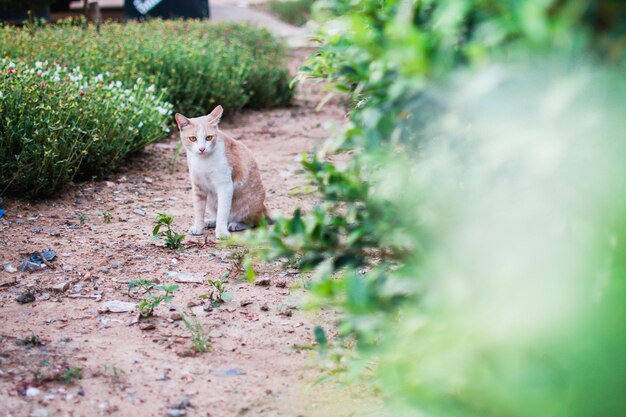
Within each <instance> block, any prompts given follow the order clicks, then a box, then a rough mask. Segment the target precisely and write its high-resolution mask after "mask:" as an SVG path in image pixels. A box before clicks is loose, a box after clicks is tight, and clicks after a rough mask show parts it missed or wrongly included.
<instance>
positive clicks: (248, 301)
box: [239, 300, 253, 307]
mask: <svg viewBox="0 0 626 417" xmlns="http://www.w3.org/2000/svg"><path fill="white" fill-rule="evenodd" d="M252 303H253V301H252V300H241V302H240V303H239V305H240V306H242V307H245V306H249V305H250V304H252Z"/></svg>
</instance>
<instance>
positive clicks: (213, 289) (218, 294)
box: [200, 279, 233, 307]
mask: <svg viewBox="0 0 626 417" xmlns="http://www.w3.org/2000/svg"><path fill="white" fill-rule="evenodd" d="M207 284H209V292H208V294H201V295H200V298H201V299H203V300H209V301H210V302H211V305H212V306H213V307H217V306H219V305H220V304H223V303H228V302H230V301H232V300H233V294H232V293H230V292H228V291H227V289H226V285H225V281H222V280H219V279H216V280H212V279H209V280H208V281H207Z"/></svg>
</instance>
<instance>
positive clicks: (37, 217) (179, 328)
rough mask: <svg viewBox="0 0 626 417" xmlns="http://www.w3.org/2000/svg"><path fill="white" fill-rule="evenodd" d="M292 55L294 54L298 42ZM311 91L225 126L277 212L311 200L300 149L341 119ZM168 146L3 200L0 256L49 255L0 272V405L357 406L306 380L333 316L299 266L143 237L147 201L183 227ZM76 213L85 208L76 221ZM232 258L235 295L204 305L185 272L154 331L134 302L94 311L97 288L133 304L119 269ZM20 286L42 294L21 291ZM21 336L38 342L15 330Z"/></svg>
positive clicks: (310, 412) (180, 174) (162, 271)
mask: <svg viewBox="0 0 626 417" xmlns="http://www.w3.org/2000/svg"><path fill="white" fill-rule="evenodd" d="M293 54H294V57H293V60H292V65H294V66H295V65H297V64H298V63H299V62H301V61H302V59H303V57H304V56H305V52H304V51H294V52H293ZM320 97H321V96H320V93H319V91H317V90H315V88H314V87H313V86H305V87H304V88H302V89H301V91H299V93H298V96H297V98H296V100H295V103H294V107H292V108H285V109H276V110H270V111H255V112H244V113H242V114H240V115H237V116H235V117H230V118H228V119H226V120H225V121H224V122H223V124H222V129H224V130H226V131H229V132H230V133H232V134H234V136H235V137H238V138H239V139H241V140H242V141H243V142H244V143H246V145H248V146H249V147H250V149H251V150H252V151H253V153H254V155H255V157H256V159H257V161H258V163H259V166H260V168H261V171H262V176H263V181H264V183H265V186H266V189H267V190H268V193H267V204H268V206H269V207H270V208H271V209H273V210H277V211H280V212H283V213H288V212H291V211H292V210H293V209H294V208H295V207H298V206H300V207H304V208H305V209H306V208H310V207H312V205H313V204H314V203H315V200H314V198H315V197H314V196H313V195H312V194H304V193H298V190H299V189H300V188H299V187H301V186H302V185H304V184H306V183H307V181H306V179H305V178H304V176H303V174H302V172H301V171H300V166H299V163H298V162H297V157H298V155H299V154H300V153H301V152H303V151H308V150H312V149H313V148H315V147H316V146H318V145H320V144H321V141H322V140H323V139H324V138H326V137H327V135H328V134H329V133H328V125H329V124H330V125H334V126H340V125H341V124H342V123H343V120H344V109H343V108H342V107H341V106H340V105H339V104H338V103H332V102H331V103H330V104H328V105H327V106H326V107H324V108H323V109H322V110H321V111H319V112H316V111H314V108H315V106H316V104H317V103H318V101H319V99H320ZM176 145H177V138H176V136H175V135H173V136H172V137H171V138H169V139H165V140H164V141H162V142H160V143H157V144H154V145H152V146H149V147H148V148H146V149H145V151H143V152H141V153H140V154H139V155H137V156H135V157H134V158H132V159H131V160H130V161H129V162H128V164H127V165H126V166H125V167H124V168H123V169H122V170H120V172H118V173H117V174H115V175H113V176H112V177H111V178H109V179H108V181H97V182H87V183H82V184H78V185H76V186H73V187H70V188H69V189H67V190H66V191H65V192H63V193H62V194H61V195H59V196H58V197H57V198H54V199H50V200H44V201H37V202H33V201H26V200H14V199H8V200H5V202H4V205H3V208H6V209H7V213H6V214H5V217H4V218H3V219H2V220H1V221H0V260H1V261H2V263H3V264H4V263H10V264H11V265H12V266H13V267H17V266H18V265H19V263H20V262H21V261H22V260H23V259H24V258H25V257H26V256H28V255H29V254H30V253H32V252H39V251H42V250H44V249H48V248H52V249H54V250H55V251H56V253H57V257H56V258H55V259H54V260H53V261H51V262H50V266H49V267H47V268H45V269H43V270H41V271H37V272H30V273H29V272H14V273H9V272H6V271H3V270H0V416H15V417H17V416H57V415H58V416H100V415H111V416H131V415H132V416H166V415H172V416H175V415H188V416H212V417H215V416H239V415H249V416H294V417H295V416H307V417H308V416H315V415H320V416H322V415H324V416H330V415H351V414H352V413H353V411H354V409H355V408H358V403H359V402H360V397H359V395H357V394H354V393H353V392H351V391H347V390H340V389H338V388H337V387H334V386H329V385H324V384H322V385H312V383H313V382H314V381H315V380H316V379H317V378H319V377H320V375H322V373H321V371H320V370H319V361H318V358H317V353H315V351H314V350H310V347H312V345H313V344H314V339H313V328H314V326H315V325H316V324H318V323H321V324H322V325H324V326H325V327H326V328H327V329H330V328H331V327H332V326H331V321H332V320H333V317H332V314H331V313H327V314H326V313H325V314H323V315H316V316H313V315H310V314H308V313H306V312H304V311H303V310H302V309H301V308H300V305H301V302H302V300H303V297H304V295H305V291H304V290H303V289H302V285H301V283H302V279H303V278H302V277H299V276H298V274H296V273H295V272H294V271H291V270H283V269H281V268H280V267H279V266H278V265H259V266H258V278H259V279H263V278H269V285H267V286H258V285H254V284H251V283H248V282H247V281H245V280H244V279H243V278H241V277H239V278H236V279H234V278H233V277H234V276H236V275H238V271H239V267H238V264H237V261H236V258H237V255H238V254H239V253H240V249H238V248H237V247H220V246H219V245H216V242H215V240H214V234H213V231H207V232H206V235H205V236H204V237H188V238H187V239H186V240H185V242H186V248H185V250H184V251H183V252H182V253H177V252H175V251H171V250H168V249H166V248H165V247H163V245H157V244H155V243H152V242H151V241H150V238H151V229H152V227H153V224H154V219H155V216H156V213H157V212H168V213H170V214H172V215H173V216H174V219H175V221H174V229H175V230H178V231H186V230H187V228H188V227H189V225H190V223H191V217H192V210H191V203H190V199H189V189H190V186H189V181H188V177H187V166H186V158H185V157H184V156H183V155H181V157H180V158H178V161H177V163H176V165H175V169H174V172H173V173H172V174H170V173H169V171H168V166H169V164H170V162H171V160H172V156H173V154H174V150H175V148H176ZM104 210H107V211H109V212H110V213H111V214H112V221H111V222H110V223H108V224H107V223H105V222H104V220H103V216H102V215H99V214H97V213H98V212H99V211H104ZM81 213H82V214H83V215H84V216H86V217H88V218H89V219H88V220H86V221H85V223H84V224H83V225H81V224H80V222H79V215H80V214H81ZM227 272H230V279H229V282H228V284H227V286H228V289H229V290H230V291H231V292H232V293H233V295H234V300H233V301H231V302H229V303H226V304H223V305H222V306H221V307H219V308H214V309H213V310H212V311H205V310H204V309H203V302H204V303H205V304H206V302H205V301H203V300H202V299H200V295H201V294H206V293H207V292H208V291H209V287H208V285H207V284H206V283H203V282H202V281H200V282H199V283H193V282H186V283H179V285H180V290H179V291H178V292H176V294H175V296H174V299H173V300H172V301H171V302H170V303H165V304H162V305H160V306H159V307H157V309H156V319H155V321H154V323H155V327H156V328H155V329H152V330H141V329H140V328H139V324H138V323H137V314H136V313H133V312H129V313H101V312H99V309H100V308H101V307H102V306H103V305H104V303H105V302H106V301H111V300H119V301H124V302H131V303H136V302H137V301H138V298H137V297H133V296H132V295H129V293H128V286H127V283H128V281H129V280H134V279H138V278H139V277H140V276H141V277H143V278H145V279H153V280H159V281H160V282H161V283H171V282H175V281H176V280H180V279H181V277H185V276H189V275H193V277H194V278H198V277H200V278H203V279H208V278H211V279H216V278H220V277H222V276H223V275H224V274H225V273H227ZM194 274H195V275H194ZM27 291H30V292H31V293H32V294H33V295H34V296H35V298H36V300H35V301H34V302H30V303H25V304H20V303H18V302H17V301H16V300H17V298H18V297H19V296H20V295H22V294H24V293H25V292H27ZM193 305H195V306H194V307H189V306H193ZM188 311H193V313H192V315H195V316H196V317H197V319H198V321H199V322H200V323H201V324H202V326H203V327H204V329H205V330H206V331H207V333H208V334H209V336H210V343H211V349H210V351H209V352H206V353H203V354H197V355H195V356H189V355H192V354H193V350H192V344H191V333H190V332H189V331H188V330H186V329H185V328H184V326H183V324H182V322H181V321H177V320H175V319H177V318H178V317H176V314H177V313H182V312H188ZM30 335H37V336H38V337H39V339H40V341H41V342H42V343H43V344H42V345H37V344H36V343H29V341H28V340H24V339H25V338H28V337H29V336H30ZM31 342H32V341H31ZM67 367H79V368H82V378H81V379H78V380H74V381H73V382H72V383H71V384H69V385H65V384H64V383H62V382H61V381H58V380H54V379H55V378H56V379H59V378H60V376H61V375H63V374H64V373H65V370H66V368H67ZM65 376H67V374H66V373H65ZM185 399H188V400H189V403H190V406H186V405H187V404H186V403H185V401H184V400H185ZM181 401H183V402H182V403H180V402H181ZM177 402H178V403H179V404H176V403H177ZM173 406H178V408H176V407H173ZM330 410H333V411H330ZM184 413H186V414H184Z"/></svg>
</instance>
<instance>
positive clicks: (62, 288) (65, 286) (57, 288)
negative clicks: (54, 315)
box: [48, 282, 70, 292]
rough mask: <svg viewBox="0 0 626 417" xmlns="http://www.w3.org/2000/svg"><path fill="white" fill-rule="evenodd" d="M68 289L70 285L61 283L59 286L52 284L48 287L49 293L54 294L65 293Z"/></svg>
mask: <svg viewBox="0 0 626 417" xmlns="http://www.w3.org/2000/svg"><path fill="white" fill-rule="evenodd" d="M69 288H70V283H69V282H62V283H60V284H54V285H51V286H50V287H48V290H49V291H54V292H65V291H67V290H68V289H69Z"/></svg>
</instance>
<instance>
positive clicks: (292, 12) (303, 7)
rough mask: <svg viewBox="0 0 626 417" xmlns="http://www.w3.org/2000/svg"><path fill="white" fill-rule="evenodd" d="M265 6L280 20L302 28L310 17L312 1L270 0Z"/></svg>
mask: <svg viewBox="0 0 626 417" xmlns="http://www.w3.org/2000/svg"><path fill="white" fill-rule="evenodd" d="M267 5H268V6H269V8H270V9H271V10H272V11H273V12H274V13H276V14H277V15H278V16H279V17H280V19H281V20H283V21H285V22H287V23H291V24H292V25H296V26H302V25H304V24H305V23H306V22H307V21H308V20H309V17H310V16H311V6H312V5H313V0H271V1H269V2H268V3H267Z"/></svg>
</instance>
